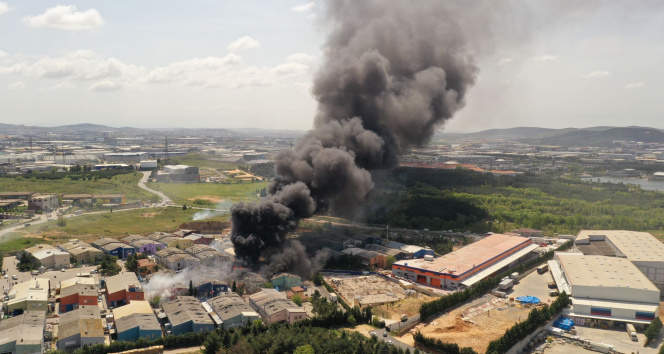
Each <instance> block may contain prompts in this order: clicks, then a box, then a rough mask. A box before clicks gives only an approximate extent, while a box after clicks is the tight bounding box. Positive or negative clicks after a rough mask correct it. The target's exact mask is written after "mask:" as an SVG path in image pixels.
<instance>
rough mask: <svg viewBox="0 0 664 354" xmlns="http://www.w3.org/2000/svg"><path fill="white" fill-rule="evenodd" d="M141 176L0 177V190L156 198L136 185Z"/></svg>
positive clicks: (139, 198)
mask: <svg viewBox="0 0 664 354" xmlns="http://www.w3.org/2000/svg"><path fill="white" fill-rule="evenodd" d="M141 177H143V175H142V174H140V173H138V172H134V173H128V174H124V175H118V176H114V177H112V178H110V179H106V178H102V179H99V180H96V181H72V180H70V179H67V178H64V179H58V180H41V179H40V180H37V179H30V178H23V177H14V178H0V190H1V191H6V192H9V191H12V192H13V191H16V192H37V193H57V194H63V193H93V194H125V195H126V196H127V201H137V200H145V201H148V200H156V199H158V198H157V197H156V196H155V195H153V194H151V193H148V192H147V191H144V190H143V189H141V188H139V187H138V181H140V179H141Z"/></svg>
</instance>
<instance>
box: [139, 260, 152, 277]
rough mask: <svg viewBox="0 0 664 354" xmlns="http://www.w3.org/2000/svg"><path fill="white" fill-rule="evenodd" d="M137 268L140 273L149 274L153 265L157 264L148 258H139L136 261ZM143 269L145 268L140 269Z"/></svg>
mask: <svg viewBox="0 0 664 354" xmlns="http://www.w3.org/2000/svg"><path fill="white" fill-rule="evenodd" d="M136 264H137V267H138V270H139V271H140V273H141V275H145V274H149V273H152V272H154V267H155V266H156V265H157V264H156V263H155V262H153V261H151V260H149V259H139V260H138V262H137V263H136ZM142 269H145V270H142Z"/></svg>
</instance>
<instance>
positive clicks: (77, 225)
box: [0, 207, 228, 252]
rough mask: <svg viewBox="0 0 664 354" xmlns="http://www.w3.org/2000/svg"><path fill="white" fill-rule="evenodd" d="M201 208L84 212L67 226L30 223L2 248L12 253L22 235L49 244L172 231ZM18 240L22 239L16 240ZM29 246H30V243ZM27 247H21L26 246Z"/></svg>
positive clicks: (223, 217)
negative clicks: (73, 239)
mask: <svg viewBox="0 0 664 354" xmlns="http://www.w3.org/2000/svg"><path fill="white" fill-rule="evenodd" d="M197 212H199V210H192V209H189V210H182V209H181V208H175V207H167V208H149V209H148V208H145V209H136V210H129V211H118V212H114V213H103V214H92V215H82V216H77V217H73V218H68V219H66V221H67V224H66V226H64V227H61V226H58V225H57V221H56V220H54V221H49V222H46V223H43V224H39V225H34V226H29V227H26V228H23V229H20V230H19V231H16V232H12V233H11V234H10V235H9V237H8V239H9V240H10V241H9V242H3V243H2V244H0V251H2V252H10V251H11V249H12V247H14V246H16V245H14V244H12V245H8V246H6V248H8V250H7V251H6V250H5V249H4V248H3V246H5V244H7V243H11V242H13V240H12V239H14V238H16V237H22V238H26V239H32V238H34V239H39V240H40V241H41V242H45V243H62V242H66V241H67V240H68V239H71V238H78V239H81V240H90V239H96V238H100V237H106V236H121V235H128V234H148V233H152V232H157V231H165V232H172V231H176V230H178V226H179V225H180V224H181V223H182V222H185V221H191V220H192V218H193V216H194V214H195V213H197ZM206 220H212V221H226V220H228V215H219V216H216V217H213V218H210V219H206ZM16 242H18V241H16ZM27 247H29V246H27ZM22 248H25V247H21V248H19V249H22Z"/></svg>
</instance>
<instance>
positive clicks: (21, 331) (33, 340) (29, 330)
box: [0, 311, 46, 346]
mask: <svg viewBox="0 0 664 354" xmlns="http://www.w3.org/2000/svg"><path fill="white" fill-rule="evenodd" d="M45 326H46V312H45V311H25V312H24V313H23V315H19V316H14V317H11V318H7V319H4V320H2V322H0V346H4V345H7V344H10V343H13V342H21V344H22V345H30V344H32V345H35V344H36V345H38V344H41V343H42V341H43V339H44V327H45Z"/></svg>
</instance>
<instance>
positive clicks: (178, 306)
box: [162, 296, 214, 336]
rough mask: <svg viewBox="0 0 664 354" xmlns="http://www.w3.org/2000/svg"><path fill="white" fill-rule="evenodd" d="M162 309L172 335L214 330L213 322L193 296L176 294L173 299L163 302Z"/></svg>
mask: <svg viewBox="0 0 664 354" xmlns="http://www.w3.org/2000/svg"><path fill="white" fill-rule="evenodd" d="M162 309H163V310H164V313H165V314H166V316H167V317H168V322H169V323H170V324H171V333H172V334H173V335H176V336H177V335H180V334H184V333H190V332H195V333H199V332H210V331H213V330H214V322H212V319H211V318H210V316H209V315H208V314H207V312H206V311H205V308H203V306H202V305H201V303H200V302H199V301H198V300H197V299H196V298H195V297H193V296H178V297H177V298H176V299H175V301H171V302H167V303H165V304H163V305H162Z"/></svg>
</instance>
